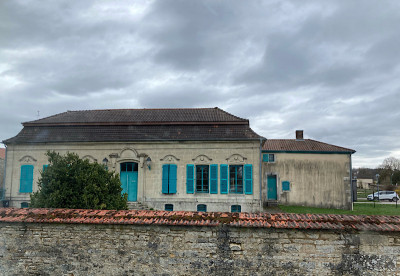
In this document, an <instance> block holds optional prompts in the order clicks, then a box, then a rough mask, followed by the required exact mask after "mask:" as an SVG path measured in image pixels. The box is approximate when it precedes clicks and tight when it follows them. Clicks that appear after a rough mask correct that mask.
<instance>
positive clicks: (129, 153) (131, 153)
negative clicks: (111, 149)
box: [119, 148, 139, 160]
mask: <svg viewBox="0 0 400 276" xmlns="http://www.w3.org/2000/svg"><path fill="white" fill-rule="evenodd" d="M138 155H139V154H138V152H137V151H136V150H135V149H132V148H124V149H122V150H121V151H120V153H119V158H121V159H136V160H137V159H138Z"/></svg>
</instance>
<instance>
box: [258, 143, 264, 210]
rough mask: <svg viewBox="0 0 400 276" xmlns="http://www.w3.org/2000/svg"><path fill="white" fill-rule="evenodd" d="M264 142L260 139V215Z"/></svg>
mask: <svg viewBox="0 0 400 276" xmlns="http://www.w3.org/2000/svg"><path fill="white" fill-rule="evenodd" d="M262 141H263V139H262V138H260V157H259V158H260V161H259V163H260V166H259V176H258V178H259V191H260V200H259V202H260V213H261V212H262Z"/></svg>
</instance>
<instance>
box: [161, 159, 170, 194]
mask: <svg viewBox="0 0 400 276" xmlns="http://www.w3.org/2000/svg"><path fill="white" fill-rule="evenodd" d="M168 179H169V165H168V164H164V165H163V166H162V193H163V194H168Z"/></svg>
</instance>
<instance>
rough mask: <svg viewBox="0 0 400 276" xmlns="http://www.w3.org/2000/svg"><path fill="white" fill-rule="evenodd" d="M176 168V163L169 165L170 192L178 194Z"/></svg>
mask: <svg viewBox="0 0 400 276" xmlns="http://www.w3.org/2000/svg"><path fill="white" fill-rule="evenodd" d="M176 170H177V166H176V165H175V164H171V165H169V193H170V194H176V179H177V175H176Z"/></svg>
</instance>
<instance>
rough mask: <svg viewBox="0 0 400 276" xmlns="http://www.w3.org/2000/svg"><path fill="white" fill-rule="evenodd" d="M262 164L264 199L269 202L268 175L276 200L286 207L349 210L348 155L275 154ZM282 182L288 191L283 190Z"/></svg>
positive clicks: (349, 159) (349, 156)
mask: <svg viewBox="0 0 400 276" xmlns="http://www.w3.org/2000/svg"><path fill="white" fill-rule="evenodd" d="M274 155H275V160H274V162H263V176H264V177H263V188H262V189H263V198H265V199H266V202H268V176H271V175H272V176H275V177H276V182H277V188H276V190H277V200H278V201H279V202H280V203H282V204H286V205H302V206H312V207H321V208H339V209H352V202H351V189H350V187H351V186H350V170H351V154H343V153H342V154H330V153H275V154H274ZM284 181H288V182H289V190H286V191H285V190H284V189H283V187H282V185H283V182H284Z"/></svg>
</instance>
